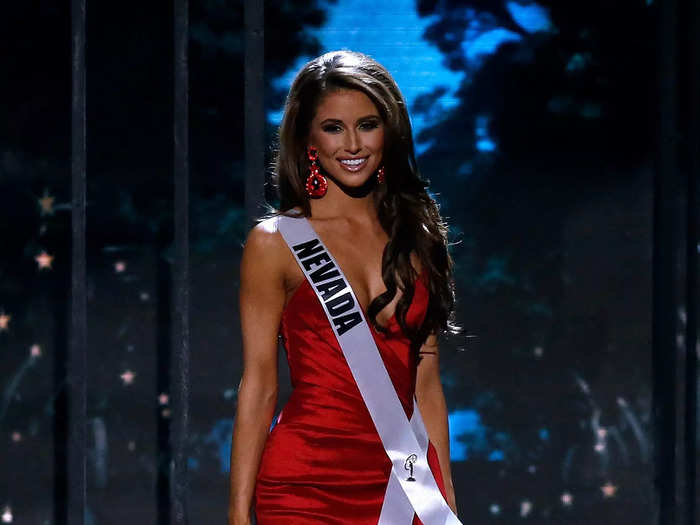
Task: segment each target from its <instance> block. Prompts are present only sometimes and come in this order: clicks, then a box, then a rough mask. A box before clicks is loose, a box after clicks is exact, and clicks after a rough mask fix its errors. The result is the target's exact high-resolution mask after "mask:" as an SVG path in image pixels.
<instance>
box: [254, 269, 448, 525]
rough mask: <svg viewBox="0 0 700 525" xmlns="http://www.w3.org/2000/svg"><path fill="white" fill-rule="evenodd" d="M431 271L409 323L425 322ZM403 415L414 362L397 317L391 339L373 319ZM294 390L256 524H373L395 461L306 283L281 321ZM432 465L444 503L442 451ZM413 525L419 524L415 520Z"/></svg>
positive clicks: (268, 456)
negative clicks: (379, 330)
mask: <svg viewBox="0 0 700 525" xmlns="http://www.w3.org/2000/svg"><path fill="white" fill-rule="evenodd" d="M424 277H425V276H424V275H423V274H421V276H420V278H419V279H418V280H417V281H416V291H415V294H414V297H413V301H412V303H411V305H410V307H409V309H408V312H407V315H406V319H407V322H408V324H409V325H411V326H413V325H417V324H418V323H420V322H422V320H423V318H424V317H425V313H426V309H427V305H428V290H427V288H426V285H425V283H424V282H423V279H424ZM369 326H370V331H371V333H372V335H373V336H374V340H375V341H376V343H377V347H378V348H379V351H380V353H381V356H382V359H383V360H384V364H385V366H386V368H387V371H388V372H389V376H390V377H391V380H392V382H393V384H394V388H395V389H396V392H397V394H398V396H399V399H400V400H401V404H402V405H403V408H404V410H405V411H406V416H407V417H411V415H412V413H413V401H412V399H413V393H414V390H415V384H416V363H415V358H414V357H413V355H412V352H410V350H409V340H408V338H407V337H406V336H405V335H404V334H403V333H402V331H401V328H400V326H399V324H398V322H397V321H396V318H395V317H392V318H390V319H389V321H388V322H387V328H388V330H389V333H388V334H382V333H381V332H378V331H376V330H375V329H374V328H373V327H372V325H371V323H369ZM280 333H281V334H282V337H283V341H284V347H285V349H286V353H287V361H288V363H289V369H290V375H291V381H292V387H293V391H292V394H291V396H290V398H289V401H288V402H287V404H286V405H285V407H284V409H283V410H282V412H281V413H280V415H279V418H278V420H277V424H276V425H275V427H274V428H273V429H272V432H271V433H270V434H269V436H268V438H267V441H266V443H265V448H264V451H263V454H262V460H261V464H260V469H259V471H258V475H257V480H256V485H255V515H256V518H257V522H258V524H259V525H277V524H284V525H288V524H305V525H332V524H354V525H362V524H364V525H370V524H371V525H375V524H376V523H377V521H378V520H379V514H380V512H381V508H382V502H383V499H384V492H385V491H386V486H387V482H388V480H389V474H390V472H391V461H390V460H389V457H388V456H387V455H386V452H385V450H384V447H383V446H382V443H381V441H380V439H379V434H377V431H376V429H375V427H374V423H372V419H371V418H370V415H369V411H368V410H367V407H366V406H365V404H364V401H363V400H362V397H361V396H360V391H359V389H358V387H357V384H356V383H355V380H354V379H353V377H352V374H351V372H350V368H349V367H348V365H347V363H346V361H345V358H344V356H343V353H342V351H341V349H340V346H339V345H338V341H337V339H336V337H335V335H334V333H333V330H332V329H331V326H330V324H329V322H328V318H327V317H326V314H325V312H324V310H323V307H322V306H321V303H320V302H319V301H318V298H317V297H316V294H315V293H314V290H313V288H312V287H311V286H310V284H309V282H308V281H307V280H306V279H304V282H303V283H302V284H301V285H300V286H299V288H298V289H297V290H296V291H295V292H294V294H293V295H292V297H291V299H290V300H289V303H288V304H287V306H286V307H285V309H284V311H283V313H282V321H281V323H280ZM428 463H429V464H430V469H431V470H432V472H433V476H434V477H435V480H436V481H437V484H438V487H439V488H440V491H441V492H442V494H443V497H445V489H444V483H443V480H442V475H441V473H440V466H439V463H438V458H437V453H436V451H435V449H434V448H433V445H432V444H430V445H429V448H428ZM413 523H414V525H416V524H420V523H421V521H420V520H419V519H418V517H417V516H415V515H414V520H413Z"/></svg>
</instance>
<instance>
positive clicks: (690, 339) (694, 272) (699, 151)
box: [684, 0, 700, 525]
mask: <svg viewBox="0 0 700 525" xmlns="http://www.w3.org/2000/svg"><path fill="white" fill-rule="evenodd" d="M689 4H690V5H689V7H690V9H689V13H688V15H689V16H688V28H687V30H686V35H687V36H688V48H689V49H688V56H689V60H688V66H687V67H688V73H689V79H688V80H689V82H688V84H689V89H688V94H689V98H690V100H689V106H690V107H689V110H690V111H689V113H690V115H689V118H688V155H687V159H688V169H687V173H688V179H687V188H686V191H687V205H686V206H687V207H686V210H687V228H686V231H687V239H686V313H687V323H686V330H685V427H684V428H685V436H684V438H685V440H684V441H685V458H686V461H685V481H686V483H685V498H684V499H685V517H686V520H685V521H686V524H687V525H696V518H697V504H696V491H697V479H696V477H697V445H696V444H697V413H698V404H697V399H698V354H697V351H696V345H697V341H698V293H699V291H698V284H699V283H698V271H699V269H698V185H697V180H698V177H699V176H700V2H698V1H697V0H695V1H693V0H691V1H690V2H689Z"/></svg>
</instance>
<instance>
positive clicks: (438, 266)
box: [273, 51, 460, 352]
mask: <svg viewBox="0 0 700 525" xmlns="http://www.w3.org/2000/svg"><path fill="white" fill-rule="evenodd" d="M338 89H356V90H359V91H361V92H363V93H364V94H365V95H367V96H368V97H369V98H370V99H371V100H372V101H373V102H374V104H375V105H376V107H377V109H378V111H379V114H380V115H381V118H382V120H383V122H384V126H385V135H384V136H385V139H384V153H383V159H382V160H383V164H384V167H385V172H386V177H385V180H386V183H385V184H380V185H377V186H376V189H375V190H374V192H373V196H374V202H375V205H376V207H377V214H378V216H379V221H380V223H381V225H382V228H383V229H384V231H386V233H387V235H388V237H389V242H388V244H387V245H386V248H385V249H384V253H383V254H382V279H383V280H384V285H385V286H386V292H384V293H382V294H380V295H379V296H377V297H375V298H374V299H372V301H371V302H370V305H369V307H368V309H367V315H368V317H369V319H370V322H371V323H372V324H373V325H374V327H375V328H376V329H377V330H379V331H385V329H384V328H383V327H382V326H381V325H379V324H378V323H377V319H376V317H377V314H378V313H379V312H380V311H381V310H382V309H383V308H384V307H385V306H386V305H387V304H389V302H390V301H391V300H392V299H393V298H394V296H395V295H396V290H397V287H401V283H404V286H403V287H401V289H402V292H403V293H402V296H401V298H400V299H399V301H398V302H397V304H396V320H397V322H398V323H399V326H400V327H401V329H402V330H403V332H404V333H405V334H406V335H407V336H408V337H409V339H410V340H411V348H412V349H413V351H414V352H418V351H419V349H420V347H421V346H422V344H423V343H424V342H425V339H426V338H427V336H428V335H429V334H430V333H432V332H434V333H437V334H439V333H444V332H451V333H456V332H458V331H459V330H460V328H459V327H458V326H456V325H455V324H454V303H455V294H454V279H453V275H452V268H453V262H452V258H451V257H450V254H449V253H448V242H447V225H446V224H445V222H444V220H443V219H442V217H441V216H440V213H439V210H438V205H437V203H436V202H435V201H434V200H433V199H432V197H430V195H428V193H427V191H426V188H427V186H428V184H427V182H426V181H425V180H424V179H422V178H421V176H420V174H419V172H418V167H417V165H416V159H415V152H414V147H413V136H412V133H411V123H410V120H409V117H408V111H407V109H406V102H405V101H404V98H403V96H402V95H401V92H400V91H399V88H398V86H397V85H396V82H395V81H394V79H393V78H392V77H391V75H390V74H389V72H388V71H387V70H386V69H385V68H384V67H382V66H381V65H380V64H379V63H377V62H376V61H375V60H373V59H372V58H370V57H368V56H367V55H364V54H362V53H357V52H353V51H332V52H330V53H326V54H324V55H321V56H320V57H318V58H315V59H314V60H311V61H310V62H308V63H307V64H306V65H305V66H304V67H303V68H302V69H301V70H300V71H299V73H298V74H297V76H296V78H295V79H294V82H293V83H292V87H291V89H290V90H289V95H288V96H287V101H286V105H285V109H284V116H283V118H282V123H281V125H280V129H279V148H278V150H277V152H276V156H275V159H274V173H273V181H274V183H275V185H276V187H277V191H278V193H279V199H280V209H279V210H276V212H277V213H285V212H288V211H289V210H291V209H292V208H294V207H295V206H298V207H300V208H301V209H302V212H303V214H304V216H306V217H310V216H311V206H310V204H309V198H308V196H307V194H306V192H305V190H304V181H305V179H306V176H307V174H308V169H309V161H308V159H307V155H306V146H307V139H308V136H309V131H310V126H311V121H312V120H313V117H314V115H315V112H316V108H317V107H318V104H319V102H320V101H321V98H322V97H323V96H324V95H325V94H327V93H329V92H332V91H333V90H338ZM414 250H415V252H416V254H417V255H418V257H419V258H420V260H421V263H422V266H423V268H424V269H425V271H426V273H427V278H428V279H427V280H428V289H429V292H430V299H429V303H428V311H427V313H426V315H425V318H424V321H423V323H422V325H421V326H420V327H418V328H417V329H413V328H411V327H410V326H408V325H407V324H406V312H407V311H408V307H409V305H410V304H411V301H412V300H413V296H414V292H415V281H416V278H417V277H418V275H417V273H416V271H415V270H414V269H413V266H412V264H411V257H410V255H411V252H412V251H414ZM397 275H398V276H399V278H400V281H397V279H396V276H397Z"/></svg>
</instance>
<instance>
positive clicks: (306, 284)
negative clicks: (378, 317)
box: [282, 266, 426, 330]
mask: <svg viewBox="0 0 700 525" xmlns="http://www.w3.org/2000/svg"><path fill="white" fill-rule="evenodd" d="M425 273H426V268H425V266H423V268H421V271H420V272H418V277H417V278H416V281H415V283H414V285H416V286H417V284H418V283H421V285H422V286H423V287H425V283H424V282H423V279H422V277H423V275H424V274H425ZM304 287H306V288H308V289H309V290H310V291H311V293H312V294H313V296H314V297H315V298H316V301H317V302H318V297H317V296H316V293H315V292H314V290H313V288H312V287H311V283H310V282H309V280H308V279H307V278H306V277H304V279H303V281H302V283H301V284H300V285H299V286H297V287H296V289H295V290H294V291H293V292H292V295H291V296H290V297H289V301H287V304H286V305H285V307H284V309H283V310H282V316H283V317H284V315H285V313H286V312H287V310H288V309H289V307H290V305H291V304H292V303H293V302H294V300H295V299H296V297H297V295H299V292H300V289H301V288H304ZM413 300H415V291H414V294H413ZM413 300H412V302H411V304H413ZM319 306H320V303H319ZM357 306H358V308H359V309H360V310H361V311H362V316H363V317H364V318H365V319H368V317H367V312H366V310H365V309H364V307H363V306H362V305H361V304H359V301H358V305H357ZM395 323H398V321H397V320H396V307H394V313H393V314H391V316H390V317H389V318H388V319H387V320H386V325H383V326H384V327H385V328H389V326H391V325H392V324H395ZM367 324H368V325H369V327H370V329H372V330H375V328H374V326H373V325H372V323H370V322H367Z"/></svg>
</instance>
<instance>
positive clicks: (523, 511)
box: [520, 500, 532, 518]
mask: <svg viewBox="0 0 700 525" xmlns="http://www.w3.org/2000/svg"><path fill="white" fill-rule="evenodd" d="M531 511H532V502H530V501H528V500H523V501H521V502H520V517H521V518H524V517H525V516H527V515H528V514H530V512H531Z"/></svg>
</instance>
